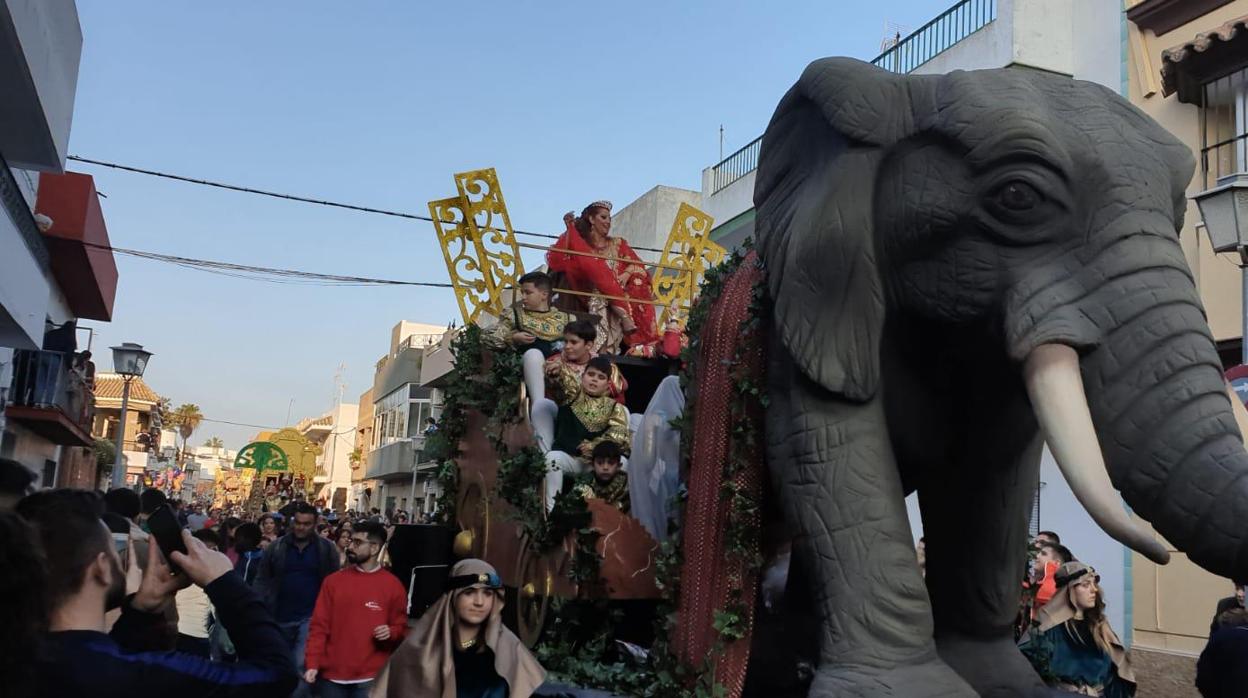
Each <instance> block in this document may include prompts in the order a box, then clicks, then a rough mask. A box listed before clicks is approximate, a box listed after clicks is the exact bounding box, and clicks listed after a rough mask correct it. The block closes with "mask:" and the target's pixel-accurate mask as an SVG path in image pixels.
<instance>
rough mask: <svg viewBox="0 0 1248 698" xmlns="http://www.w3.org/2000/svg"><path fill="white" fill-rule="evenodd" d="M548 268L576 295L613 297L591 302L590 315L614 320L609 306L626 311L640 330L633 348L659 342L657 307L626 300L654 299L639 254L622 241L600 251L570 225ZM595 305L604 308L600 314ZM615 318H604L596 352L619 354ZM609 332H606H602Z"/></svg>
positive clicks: (614, 239)
mask: <svg viewBox="0 0 1248 698" xmlns="http://www.w3.org/2000/svg"><path fill="white" fill-rule="evenodd" d="M593 205H595V206H602V207H604V208H606V209H607V210H608V211H609V210H610V209H611V206H610V204H609V203H608V202H605V201H603V202H595V203H594V204H593ZM560 250H571V251H573V252H584V253H589V254H595V255H602V256H605V257H611V258H612V259H610V260H607V259H600V258H598V257H586V256H585V255H583V254H569V253H567V252H560ZM546 264H547V265H548V266H549V267H550V270H551V271H553V272H560V273H562V274H563V275H564V276H565V278H566V279H567V283H568V285H569V287H570V288H571V290H573V291H583V292H585V293H601V294H603V296H611V297H612V298H601V299H598V300H600V301H603V302H601V303H598V304H595V303H592V301H593V300H595V299H592V298H591V299H589V300H590V301H591V303H589V304H587V305H589V308H588V309H589V311H590V312H603V313H604V315H605V316H612V313H610V312H606V310H607V306H611V307H616V308H620V309H622V310H624V311H625V312H627V313H628V314H629V317H631V318H632V319H633V324H635V325H636V326H637V329H636V330H635V331H634V332H633V333H632V334H630V335H628V336H627V337H624V338H622V339H625V340H627V342H628V344H629V345H630V346H632V345H637V344H653V343H654V342H655V341H657V340H658V337H657V335H656V334H655V326H654V324H655V322H654V306H652V305H650V304H649V303H634V302H629V301H627V300H622V299H626V298H635V299H638V300H645V301H649V300H653V299H654V295H653V293H652V291H651V288H650V285H651V278H650V273H649V272H647V271H646V267H645V265H644V264H643V263H642V261H641V258H640V257H638V256H637V253H636V252H633V249H632V248H631V247H629V246H628V243H627V242H625V241H624V240H623V239H622V238H618V237H608V238H607V239H606V241H605V243H604V244H603V245H602V246H600V247H595V246H593V245H590V244H589V242H588V241H587V240H586V239H585V238H584V236H582V235H581V233H580V231H578V230H577V229H576V225H575V223H569V224H568V228H567V230H566V231H564V233H563V235H561V236H559V240H558V241H556V242H555V244H554V246H553V247H552V248H551V250H550V251H549V252H547V253H546ZM595 305H600V306H601V307H602V310H601V311H598V310H597V309H596V308H595V307H593V306H595ZM614 320H615V318H614V317H604V318H603V321H602V322H600V323H599V340H600V342H601V343H599V342H595V348H597V349H599V350H600V351H603V352H604V353H616V347H615V346H613V345H612V340H616V339H618V338H617V337H615V336H613V335H615V334H617V333H616V332H611V331H610V328H608V324H609V323H610V322H611V321H614ZM604 329H606V330H608V331H607V332H605V333H604V332H603V331H602V330H604Z"/></svg>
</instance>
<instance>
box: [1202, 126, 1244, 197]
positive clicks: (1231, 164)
mask: <svg viewBox="0 0 1248 698" xmlns="http://www.w3.org/2000/svg"><path fill="white" fill-rule="evenodd" d="M1200 167H1201V172H1202V173H1203V174H1204V176H1205V189H1213V188H1214V187H1216V186H1218V180H1219V179H1222V178H1223V177H1226V176H1229V175H1233V174H1239V173H1241V172H1248V133H1243V134H1240V135H1238V136H1235V137H1234V138H1230V139H1227V140H1225V141H1222V142H1221V143H1214V144H1213V145H1210V146H1206V147H1204V148H1201V149H1200Z"/></svg>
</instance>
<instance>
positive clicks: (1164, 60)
mask: <svg viewBox="0 0 1248 698" xmlns="http://www.w3.org/2000/svg"><path fill="white" fill-rule="evenodd" d="M1246 27H1248V15H1246V16H1244V17H1239V18H1237V19H1233V20H1231V21H1229V22H1224V23H1223V24H1221V25H1220V26H1218V27H1215V28H1214V29H1211V30H1209V31H1207V32H1202V33H1200V34H1197V35H1196V37H1195V38H1193V39H1192V40H1190V41H1187V42H1184V43H1182V44H1179V45H1178V46H1175V47H1173V48H1169V49H1166V50H1165V51H1162V52H1161V93H1162V95H1164V96H1167V97H1169V96H1170V95H1172V94H1174V93H1175V92H1176V91H1179V90H1180V89H1181V88H1182V87H1183V86H1182V85H1180V84H1179V83H1180V75H1179V72H1180V64H1182V63H1183V62H1184V61H1188V60H1192V59H1194V58H1196V57H1198V56H1200V55H1201V54H1204V53H1206V52H1207V51H1209V50H1210V49H1215V48H1219V47H1221V46H1222V45H1223V44H1228V43H1230V42H1231V41H1233V40H1235V39H1236V37H1237V36H1238V35H1239V33H1240V31H1241V30H1243V29H1245V28H1246ZM1180 98H1182V95H1180Z"/></svg>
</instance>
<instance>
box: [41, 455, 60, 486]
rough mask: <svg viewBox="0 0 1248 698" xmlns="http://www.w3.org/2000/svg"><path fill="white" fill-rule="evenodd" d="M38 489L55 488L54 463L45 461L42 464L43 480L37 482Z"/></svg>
mask: <svg viewBox="0 0 1248 698" xmlns="http://www.w3.org/2000/svg"><path fill="white" fill-rule="evenodd" d="M39 486H40V487H56V461H54V460H45V461H44V462H43V479H42V480H41V481H40V482H39Z"/></svg>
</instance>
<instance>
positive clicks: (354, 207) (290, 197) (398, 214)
mask: <svg viewBox="0 0 1248 698" xmlns="http://www.w3.org/2000/svg"><path fill="white" fill-rule="evenodd" d="M66 159H67V160H72V161H74V162H81V163H85V164H88V165H98V166H100V167H109V168H112V169H114V170H123V171H125V172H134V173H136V174H144V175H148V176H150V177H161V178H164V179H172V180H175V181H178V182H186V183H187V184H198V185H200V186H205V187H216V188H217V189H227V190H229V191H236V192H241V193H244V194H255V195H257V196H268V197H272V198H274V199H284V200H286V201H297V202H299V203H305V204H315V205H317V206H330V207H333V208H342V209H347V210H349V211H359V212H361V213H376V214H378V215H382V216H393V217H395V218H407V219H410V220H417V221H426V222H429V223H432V222H433V218H431V217H429V216H422V215H418V214H415V213H407V212H405V211H390V210H387V209H384V208H374V207H372V206H360V205H358V204H345V203H342V202H339V201H329V200H327V199H314V198H311V197H307V196H299V195H297V194H283V193H280V192H275V191H266V190H264V189H255V188H253V187H244V186H242V185H238V184H227V183H225V182H214V181H212V180H209V179H200V178H197V177H187V176H185V175H177V174H171V173H169V172H160V171H158V170H149V169H146V168H142V167H134V166H132V165H119V164H117V163H115V162H105V161H104V160H94V159H91V158H84V157H81V156H78V155H70V156H67V157H66ZM512 232H513V233H515V234H516V235H527V236H529V237H535V238H546V239H548V240H558V239H559V236H558V235H551V234H549V233H532V232H529V231H527V230H514V229H513V230H512ZM633 249H634V250H643V251H645V252H658V253H662V252H663V250H659V249H655V248H653V247H639V246H636V245H634V246H633Z"/></svg>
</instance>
